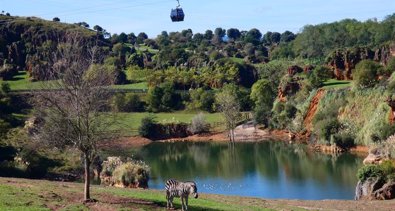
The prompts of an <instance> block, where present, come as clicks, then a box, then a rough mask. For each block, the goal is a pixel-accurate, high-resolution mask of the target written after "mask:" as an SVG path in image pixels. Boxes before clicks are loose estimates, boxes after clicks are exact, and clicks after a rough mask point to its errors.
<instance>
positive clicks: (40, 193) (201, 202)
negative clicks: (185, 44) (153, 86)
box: [0, 178, 395, 211]
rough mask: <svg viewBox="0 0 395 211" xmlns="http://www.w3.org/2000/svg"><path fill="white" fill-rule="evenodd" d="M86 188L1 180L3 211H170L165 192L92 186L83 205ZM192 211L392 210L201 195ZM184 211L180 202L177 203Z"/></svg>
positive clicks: (382, 204) (383, 204)
mask: <svg viewBox="0 0 395 211" xmlns="http://www.w3.org/2000/svg"><path fill="white" fill-rule="evenodd" d="M82 193H83V184H78V183H66V182H49V181H44V180H27V179H15V178H0V210H26V211H30V210H124V211H126V210H166V200H165V196H164V192H163V191H158V190H136V189H121V188H109V187H103V186H95V185H94V186H92V197H93V198H94V199H96V200H97V202H94V203H83V202H82V200H81V198H82V196H83V194H82ZM189 205H190V206H189V210H208V211H216V210H218V211H219V210H391V209H392V208H393V207H395V200H391V201H372V202H371V201H341V200H336V201H334V200H322V201H301V200H266V199H259V198H243V197H235V196H222V195H212V194H200V195H199V198H198V199H190V200H189ZM175 207H176V208H177V210H180V207H181V205H180V200H179V199H175Z"/></svg>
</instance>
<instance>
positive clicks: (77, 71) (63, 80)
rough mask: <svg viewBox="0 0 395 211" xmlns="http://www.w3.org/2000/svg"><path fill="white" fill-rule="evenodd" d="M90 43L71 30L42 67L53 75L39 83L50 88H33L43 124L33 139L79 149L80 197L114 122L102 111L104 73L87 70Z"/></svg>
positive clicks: (92, 50)
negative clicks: (82, 173) (49, 62)
mask: <svg viewBox="0 0 395 211" xmlns="http://www.w3.org/2000/svg"><path fill="white" fill-rule="evenodd" d="M86 46H90V43H89V41H87V40H84V39H83V38H82V36H81V34H78V33H77V32H76V33H71V34H68V35H67V37H66V42H65V43H62V44H59V45H58V50H57V52H56V53H55V55H53V56H52V58H51V59H52V60H53V63H54V65H53V66H52V67H50V68H48V69H47V70H46V73H47V75H48V76H47V78H49V79H57V80H53V83H45V84H43V88H44V89H47V90H48V89H49V90H53V91H48V92H36V93H35V96H34V106H35V108H36V111H37V115H38V116H39V117H40V118H42V119H43V120H44V121H43V124H42V126H41V127H40V129H39V130H37V133H36V134H35V136H34V139H35V140H37V141H40V142H43V143H46V144H48V145H50V146H54V147H55V148H56V149H59V150H61V149H63V148H66V147H72V148H75V149H77V150H79V151H80V152H81V155H82V157H83V160H84V170H85V176H84V180H85V186H84V200H85V201H90V200H91V198H90V167H91V163H92V161H93V159H94V157H95V156H96V152H97V144H98V143H99V142H101V141H104V140H108V139H110V138H114V137H113V136H112V135H113V134H115V131H110V129H109V128H111V126H112V125H113V124H115V122H114V120H115V118H112V117H111V114H107V113H103V112H102V111H103V110H104V109H105V108H106V107H107V105H108V100H109V99H110V98H109V97H110V93H109V92H108V91H107V89H105V88H103V87H105V86H108V85H110V83H111V82H110V80H109V78H110V77H109V76H108V74H106V72H105V71H104V70H102V69H101V68H98V69H97V70H96V71H98V73H97V74H89V75H88V74H87V72H88V69H89V67H90V66H91V65H92V64H93V63H95V62H96V61H100V58H98V56H99V55H98V54H99V53H98V52H99V50H98V47H86Z"/></svg>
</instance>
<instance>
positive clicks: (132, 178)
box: [112, 161, 150, 188]
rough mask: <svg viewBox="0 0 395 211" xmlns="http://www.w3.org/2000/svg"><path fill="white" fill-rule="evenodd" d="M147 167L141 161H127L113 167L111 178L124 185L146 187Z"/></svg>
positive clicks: (147, 178) (148, 171)
mask: <svg viewBox="0 0 395 211" xmlns="http://www.w3.org/2000/svg"><path fill="white" fill-rule="evenodd" d="M149 173H150V169H149V167H148V166H147V165H146V164H145V163H144V162H142V161H129V162H127V163H124V164H122V165H120V166H118V167H116V168H115V170H114V172H113V173H112V179H113V182H114V183H115V184H120V185H123V186H124V187H144V188H145V187H148V180H149Z"/></svg>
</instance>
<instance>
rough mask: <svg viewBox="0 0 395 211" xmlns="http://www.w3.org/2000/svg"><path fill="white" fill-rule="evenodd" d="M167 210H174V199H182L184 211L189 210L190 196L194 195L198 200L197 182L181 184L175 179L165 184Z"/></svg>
mask: <svg viewBox="0 0 395 211" xmlns="http://www.w3.org/2000/svg"><path fill="white" fill-rule="evenodd" d="M165 189H166V199H167V206H166V207H167V208H168V209H170V208H174V206H173V199H174V197H177V198H181V206H182V211H186V210H188V196H189V194H192V195H193V197H195V199H197V198H198V193H197V186H196V183H195V182H179V181H177V180H175V179H169V180H167V181H166V183H165Z"/></svg>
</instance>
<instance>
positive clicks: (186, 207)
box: [185, 195, 188, 210]
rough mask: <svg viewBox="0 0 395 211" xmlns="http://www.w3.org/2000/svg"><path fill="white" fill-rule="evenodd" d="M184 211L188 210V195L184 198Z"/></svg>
mask: <svg viewBox="0 0 395 211" xmlns="http://www.w3.org/2000/svg"><path fill="white" fill-rule="evenodd" d="M185 210H188V195H187V196H186V197H185Z"/></svg>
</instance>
